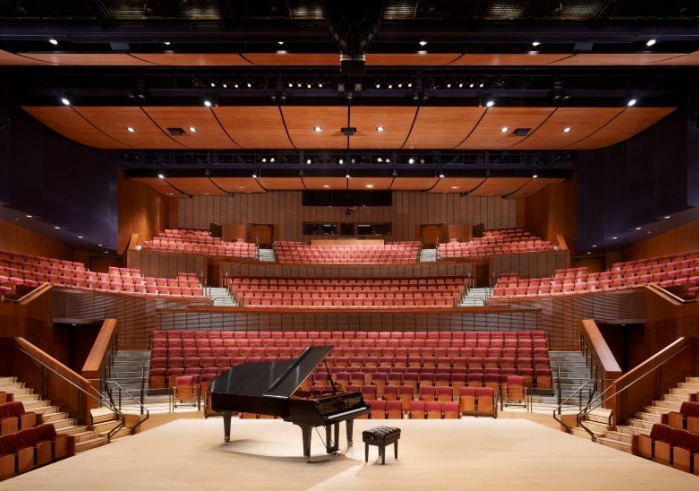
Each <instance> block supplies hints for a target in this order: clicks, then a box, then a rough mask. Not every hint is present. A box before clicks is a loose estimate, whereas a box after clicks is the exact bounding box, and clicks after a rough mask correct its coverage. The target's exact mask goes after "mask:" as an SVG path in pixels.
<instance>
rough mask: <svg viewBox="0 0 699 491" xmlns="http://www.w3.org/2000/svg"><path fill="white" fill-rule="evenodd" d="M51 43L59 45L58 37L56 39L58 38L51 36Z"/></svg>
mask: <svg viewBox="0 0 699 491" xmlns="http://www.w3.org/2000/svg"><path fill="white" fill-rule="evenodd" d="M49 43H51V44H53V45H54V46H58V39H56V38H49Z"/></svg>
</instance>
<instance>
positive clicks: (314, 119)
mask: <svg viewBox="0 0 699 491" xmlns="http://www.w3.org/2000/svg"><path fill="white" fill-rule="evenodd" d="M281 110H282V113H283V115H284V121H285V122H286V128H287V130H288V131H289V136H290V137H291V141H292V142H294V146H295V147H296V148H306V149H323V148H347V137H346V136H345V135H343V134H342V133H341V132H340V129H341V128H343V127H345V126H347V107H345V106H282V108H281ZM355 110H356V109H355V108H353V109H352V116H353V117H354V113H355ZM351 125H352V126H357V124H356V123H355V121H354V118H352V123H351ZM315 127H320V128H321V129H322V131H319V132H318V131H315V130H314V128H315ZM359 131H362V130H360V128H359V127H357V133H359ZM356 137H357V135H354V136H352V137H351V139H354V138H356Z"/></svg>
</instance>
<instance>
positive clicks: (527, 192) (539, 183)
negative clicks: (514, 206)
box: [510, 177, 564, 198]
mask: <svg viewBox="0 0 699 491" xmlns="http://www.w3.org/2000/svg"><path fill="white" fill-rule="evenodd" d="M563 181H564V179H555V178H550V177H547V178H544V177H539V178H537V179H529V180H528V181H527V182H526V183H525V184H524V186H523V187H521V188H519V190H518V191H515V192H514V194H512V195H511V196H510V198H525V197H527V196H531V195H532V194H535V193H538V192H539V191H541V190H542V189H544V188H545V187H546V186H548V185H549V184H554V183H557V182H563Z"/></svg>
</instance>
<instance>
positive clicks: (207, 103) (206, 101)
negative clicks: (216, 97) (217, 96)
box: [204, 99, 211, 107]
mask: <svg viewBox="0 0 699 491" xmlns="http://www.w3.org/2000/svg"><path fill="white" fill-rule="evenodd" d="M204 105H205V106H206V107H211V101H210V100H208V99H207V100H205V101H204Z"/></svg>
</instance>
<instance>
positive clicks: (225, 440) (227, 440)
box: [223, 436, 231, 443]
mask: <svg viewBox="0 0 699 491" xmlns="http://www.w3.org/2000/svg"><path fill="white" fill-rule="evenodd" d="M223 441H224V442H226V443H228V442H230V441H231V437H230V436H227V437H224V438H223Z"/></svg>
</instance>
